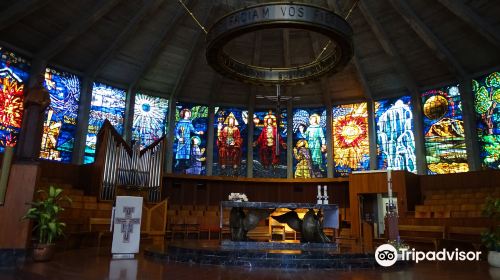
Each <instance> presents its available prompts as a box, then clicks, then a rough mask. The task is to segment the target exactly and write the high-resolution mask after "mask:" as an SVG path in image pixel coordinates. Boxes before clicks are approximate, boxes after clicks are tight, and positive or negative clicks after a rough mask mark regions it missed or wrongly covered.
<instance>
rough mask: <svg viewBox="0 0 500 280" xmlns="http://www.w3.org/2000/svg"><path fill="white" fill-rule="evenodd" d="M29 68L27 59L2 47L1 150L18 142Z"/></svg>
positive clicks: (0, 68) (0, 75)
mask: <svg viewBox="0 0 500 280" xmlns="http://www.w3.org/2000/svg"><path fill="white" fill-rule="evenodd" d="M29 68H30V65H29V64H28V63H27V62H26V60H25V59H23V58H21V57H19V56H17V55H15V54H14V53H12V52H10V51H8V50H6V49H4V48H2V47H0V152H3V151H4V148H5V146H14V145H15V144H16V143H17V137H18V134H19V131H20V129H21V123H22V121H23V94H24V86H25V83H26V82H27V81H28V73H29Z"/></svg>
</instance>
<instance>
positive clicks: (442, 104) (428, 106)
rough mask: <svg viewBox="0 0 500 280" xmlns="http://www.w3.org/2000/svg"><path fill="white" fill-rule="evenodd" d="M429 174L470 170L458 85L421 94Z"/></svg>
mask: <svg viewBox="0 0 500 280" xmlns="http://www.w3.org/2000/svg"><path fill="white" fill-rule="evenodd" d="M422 107H423V113H424V116H423V120H424V135H425V150H426V160H427V173H428V174H446V173H457V172H467V171H469V165H468V164H467V151H466V147H465V130H464V122H463V120H462V104H461V100H460V91H459V87H458V85H453V86H448V87H444V88H440V89H433V90H429V91H426V92H424V93H423V94H422Z"/></svg>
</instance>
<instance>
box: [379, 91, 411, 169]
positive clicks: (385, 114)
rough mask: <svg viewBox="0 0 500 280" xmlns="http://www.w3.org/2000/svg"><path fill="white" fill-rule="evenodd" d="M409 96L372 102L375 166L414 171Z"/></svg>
mask: <svg viewBox="0 0 500 280" xmlns="http://www.w3.org/2000/svg"><path fill="white" fill-rule="evenodd" d="M411 110H412V107H411V98H410V96H403V97H400V98H392V99H384V100H379V101H377V102H375V122H376V124H377V149H378V153H377V154H378V168H379V169H392V170H408V171H410V172H414V173H416V172H417V165H416V156H415V137H414V134H413V113H412V111H411Z"/></svg>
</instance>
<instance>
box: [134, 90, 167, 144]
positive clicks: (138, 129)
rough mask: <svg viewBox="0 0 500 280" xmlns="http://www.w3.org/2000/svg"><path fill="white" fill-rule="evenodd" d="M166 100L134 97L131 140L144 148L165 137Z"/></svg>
mask: <svg viewBox="0 0 500 280" xmlns="http://www.w3.org/2000/svg"><path fill="white" fill-rule="evenodd" d="M167 113H168V99H165V98H161V97H155V96H150V95H146V94H141V93H138V94H136V95H135V105H134V121H133V124H132V139H133V140H135V141H139V142H140V144H141V148H144V147H146V146H148V145H150V144H152V143H153V142H154V141H156V140H158V139H160V138H161V137H162V136H163V135H165V129H166V125H167V121H166V120H167Z"/></svg>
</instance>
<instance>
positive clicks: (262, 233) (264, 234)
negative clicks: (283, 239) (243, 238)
mask: <svg viewBox="0 0 500 280" xmlns="http://www.w3.org/2000/svg"><path fill="white" fill-rule="evenodd" d="M247 237H248V238H250V239H254V240H258V241H269V240H271V231H270V228H269V226H262V225H259V226H257V227H256V228H254V229H252V230H250V231H249V232H248V233H247Z"/></svg>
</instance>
